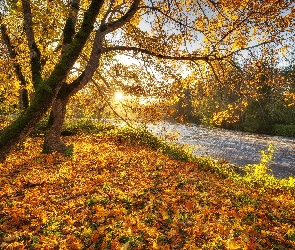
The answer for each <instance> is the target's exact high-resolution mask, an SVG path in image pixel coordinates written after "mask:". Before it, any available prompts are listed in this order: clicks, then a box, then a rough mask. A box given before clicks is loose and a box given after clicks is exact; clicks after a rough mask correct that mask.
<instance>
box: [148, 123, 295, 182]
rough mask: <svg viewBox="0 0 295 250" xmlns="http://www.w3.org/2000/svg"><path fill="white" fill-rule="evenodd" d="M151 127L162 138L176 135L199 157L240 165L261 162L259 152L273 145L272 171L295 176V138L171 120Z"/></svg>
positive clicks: (178, 141)
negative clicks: (188, 124) (223, 160)
mask: <svg viewBox="0 0 295 250" xmlns="http://www.w3.org/2000/svg"><path fill="white" fill-rule="evenodd" d="M148 129H149V130H150V131H152V132H153V133H155V134H156V135H158V136H160V137H161V138H164V139H166V138H169V137H170V138H171V137H173V139H174V141H176V142H177V143H180V144H187V145H189V146H193V147H194V150H193V154H194V155H196V156H209V157H213V158H216V159H225V160H227V161H229V162H230V163H232V164H235V165H238V166H245V165H247V164H255V163H258V162H259V161H260V159H261V153H260V151H261V150H267V148H268V145H269V144H272V145H273V146H275V147H276V150H275V152H274V158H273V161H272V162H270V168H271V169H272V173H273V174H274V175H275V176H277V177H278V178H285V177H289V176H295V138H288V137H282V136H270V135H260V134H254V133H249V132H240V131H233V130H225V129H219V128H207V127H204V126H198V125H194V124H191V125H190V126H187V125H185V124H179V123H171V122H161V123H158V124H149V125H148Z"/></svg>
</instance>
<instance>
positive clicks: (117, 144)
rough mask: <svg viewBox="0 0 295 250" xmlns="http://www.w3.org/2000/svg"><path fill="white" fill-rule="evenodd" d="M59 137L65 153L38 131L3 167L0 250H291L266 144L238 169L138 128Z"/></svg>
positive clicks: (290, 226)
mask: <svg viewBox="0 0 295 250" xmlns="http://www.w3.org/2000/svg"><path fill="white" fill-rule="evenodd" d="M65 131H67V132H65ZM33 134H34V133H33ZM64 134H66V135H68V136H64V138H63V139H64V140H65V141H66V142H67V143H68V144H73V145H74V149H75V150H74V152H73V154H72V155H71V156H64V155H60V154H50V155H42V154H40V153H39V152H41V144H42V138H41V137H39V136H34V137H30V138H28V139H27V140H26V142H24V143H23V144H21V145H19V148H18V149H17V150H16V151H15V152H13V153H12V154H11V156H10V157H9V158H8V159H7V161H6V162H5V163H3V164H0V249H294V248H295V219H294V218H295V201H294V179H292V178H289V179H283V180H278V179H276V178H275V177H273V176H271V175H269V174H268V167H267V164H268V161H269V160H271V157H272V150H273V148H272V147H270V148H269V151H268V152H262V159H261V162H260V163H257V164H254V165H249V166H248V167H247V168H246V169H245V171H244V174H243V175H239V174H237V173H236V172H235V171H234V169H233V168H231V167H230V165H229V164H228V163H227V162H224V161H220V162H218V161H216V160H214V159H211V158H195V157H192V156H191V155H190V150H189V149H186V148H185V147H181V146H178V145H171V144H168V143H166V142H164V141H161V140H160V139H158V138H157V137H155V136H153V135H152V134H150V133H149V132H147V131H145V130H144V129H138V130H133V129H130V128H115V127H109V126H106V125H93V124H91V126H90V125H89V124H88V125H87V124H86V125H85V124H84V125H83V126H81V124H80V125H78V126H77V125H75V126H73V125H70V126H67V127H66V128H65V130H64ZM34 135H38V133H35V134H34Z"/></svg>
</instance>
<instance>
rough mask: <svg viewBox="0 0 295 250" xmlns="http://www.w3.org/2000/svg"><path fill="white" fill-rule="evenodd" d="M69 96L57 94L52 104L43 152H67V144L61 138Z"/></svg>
mask: <svg viewBox="0 0 295 250" xmlns="http://www.w3.org/2000/svg"><path fill="white" fill-rule="evenodd" d="M68 99H69V98H68V97H65V98H61V97H59V96H57V98H56V99H55V101H54V102H53V104H52V109H51V112H50V116H49V120H48V124H47V128H46V132H45V138H44V144H43V153H51V152H59V153H65V152H66V150H67V146H66V144H65V143H64V142H63V141H62V140H61V138H60V136H61V132H62V126H63V122H64V119H65V115H66V107H67V103H68Z"/></svg>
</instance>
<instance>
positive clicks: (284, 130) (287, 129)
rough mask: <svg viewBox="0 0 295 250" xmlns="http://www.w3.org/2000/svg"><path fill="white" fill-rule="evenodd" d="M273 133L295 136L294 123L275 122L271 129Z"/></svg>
mask: <svg viewBox="0 0 295 250" xmlns="http://www.w3.org/2000/svg"><path fill="white" fill-rule="evenodd" d="M273 134H274V135H281V136H290V137H295V125H284V124H276V125H275V126H274V129H273Z"/></svg>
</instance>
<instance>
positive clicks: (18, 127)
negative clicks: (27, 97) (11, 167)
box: [0, 89, 54, 162]
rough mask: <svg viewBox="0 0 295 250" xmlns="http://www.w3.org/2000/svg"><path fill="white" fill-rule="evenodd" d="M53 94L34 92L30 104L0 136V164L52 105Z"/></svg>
mask: <svg viewBox="0 0 295 250" xmlns="http://www.w3.org/2000/svg"><path fill="white" fill-rule="evenodd" d="M53 97H54V94H53V93H51V94H50V93H49V92H48V91H47V90H45V89H39V91H37V92H36V95H35V98H34V101H33V102H32V104H31V105H30V106H29V107H28V108H27V109H26V110H25V111H24V113H22V114H21V115H20V116H19V117H18V118H17V119H16V120H15V121H14V122H13V123H12V124H11V125H10V126H8V127H7V128H6V129H5V130H4V131H3V132H2V133H1V136H0V162H3V161H4V160H5V159H6V157H7V155H8V154H9V153H10V152H11V150H12V149H13V148H14V147H15V146H16V145H17V144H18V143H19V142H21V141H23V140H24V139H25V138H26V137H27V136H28V134H29V133H30V132H31V130H32V129H33V128H34V127H35V126H36V125H37V123H38V122H39V121H40V120H41V119H42V117H43V116H44V114H45V113H46V111H47V110H48V109H49V107H50V106H51V104H52V100H53Z"/></svg>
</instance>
